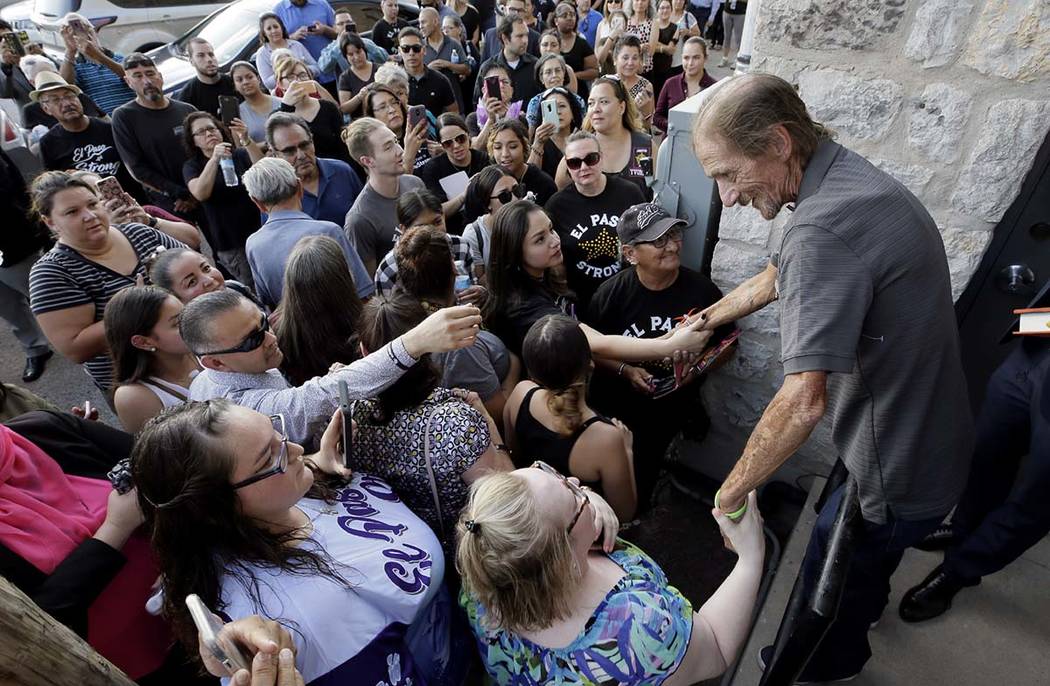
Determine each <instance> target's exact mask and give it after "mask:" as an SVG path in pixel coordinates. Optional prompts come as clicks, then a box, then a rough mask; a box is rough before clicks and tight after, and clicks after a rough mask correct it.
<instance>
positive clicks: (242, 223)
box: [182, 148, 262, 250]
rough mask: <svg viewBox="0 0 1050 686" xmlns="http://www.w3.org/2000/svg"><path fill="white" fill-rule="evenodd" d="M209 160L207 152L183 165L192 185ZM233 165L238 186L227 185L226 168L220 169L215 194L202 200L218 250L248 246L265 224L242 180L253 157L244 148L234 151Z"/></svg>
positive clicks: (187, 181)
mask: <svg viewBox="0 0 1050 686" xmlns="http://www.w3.org/2000/svg"><path fill="white" fill-rule="evenodd" d="M207 163H208V160H206V159H205V158H204V156H203V155H199V154H198V155H194V156H193V157H191V158H190V159H188V160H186V163H185V164H183V165H182V176H183V178H184V179H186V184H187V185H189V183H190V179H195V178H197V177H198V176H200V175H201V172H202V171H203V170H204V165H205V164H207ZM233 166H234V168H235V169H236V170H237V185H236V186H227V185H226V180H225V179H224V178H223V176H222V169H218V170H216V173H215V183H214V185H212V189H211V197H209V198H208V199H207V200H205V201H204V202H202V203H201V207H202V208H203V209H204V216H205V217H207V219H208V226H209V227H210V228H211V232H210V234H209V236H208V238H209V241H212V240H214V244H213V245H212V246H211V247H212V248H214V249H215V250H237V249H243V248H244V242H245V241H246V240H248V236H250V235H252V234H253V233H255V231H256V230H257V229H258V228H259V227H260V226H261V225H262V217H261V215H260V214H259V208H258V207H256V206H255V203H253V202H252V201H251V198H249V197H248V191H247V190H245V188H244V183H243V181H241V179H243V178H244V172H246V171H248V169H249V168H251V166H252V160H251V157H249V156H248V151H247V150H245V149H244V148H237V149H236V150H234V151H233Z"/></svg>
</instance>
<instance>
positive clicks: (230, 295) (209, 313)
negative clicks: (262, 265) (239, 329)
mask: <svg viewBox="0 0 1050 686" xmlns="http://www.w3.org/2000/svg"><path fill="white" fill-rule="evenodd" d="M285 164H287V162H285ZM243 302H251V301H250V300H248V299H247V298H245V297H244V296H243V295H241V294H240V293H238V292H237V291H234V290H231V289H229V288H222V289H219V290H217V291H212V292H211V293H205V294H203V295H199V296H197V297H196V298H194V299H193V300H191V301H189V302H188V303H186V307H184V308H183V309H182V314H181V315H179V335H180V336H182V340H183V341H184V342H185V343H186V347H187V348H189V349H190V351H192V352H193V354H195V355H206V354H207V351H208V350H209V349H210V348H213V347H214V345H213V343H214V342H213V340H212V333H213V332H212V326H211V323H212V322H213V321H215V318H216V317H218V316H219V315H221V314H223V313H224V312H229V311H230V310H232V309H234V308H236V307H240V304H241V303H243Z"/></svg>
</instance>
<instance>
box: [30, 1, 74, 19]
mask: <svg viewBox="0 0 1050 686" xmlns="http://www.w3.org/2000/svg"><path fill="white" fill-rule="evenodd" d="M33 9H34V10H35V11H36V12H37V13H38V14H42V15H43V16H45V17H56V18H59V19H60V18H62V17H64V16H66V14H68V13H69V12H76V11H78V10H80V0H36V4H35V5H34V6H33Z"/></svg>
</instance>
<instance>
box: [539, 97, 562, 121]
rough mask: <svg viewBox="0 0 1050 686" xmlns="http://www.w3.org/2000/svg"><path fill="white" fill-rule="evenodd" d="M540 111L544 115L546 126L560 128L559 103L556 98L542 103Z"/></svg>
mask: <svg viewBox="0 0 1050 686" xmlns="http://www.w3.org/2000/svg"><path fill="white" fill-rule="evenodd" d="M540 110H541V111H542V113H543V119H542V121H543V123H544V124H548V123H549V124H554V127H555V128H557V127H558V123H559V119H558V102H557V101H556V100H555V99H554V98H550V99H548V100H544V101H543V102H541V103H540Z"/></svg>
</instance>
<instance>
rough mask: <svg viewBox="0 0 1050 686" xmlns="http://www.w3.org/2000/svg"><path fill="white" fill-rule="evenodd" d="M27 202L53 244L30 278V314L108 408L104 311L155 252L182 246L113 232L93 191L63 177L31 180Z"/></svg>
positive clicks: (143, 229)
mask: <svg viewBox="0 0 1050 686" xmlns="http://www.w3.org/2000/svg"><path fill="white" fill-rule="evenodd" d="M30 196H31V197H32V200H33V212H34V214H35V215H36V216H37V217H39V218H40V220H41V221H43V223H44V224H46V225H47V227H48V229H50V230H51V232H52V234H54V236H55V237H56V239H57V240H56V243H55V247H53V248H51V250H49V251H48V252H47V253H45V254H44V255H43V257H41V258H40V259H39V260H37V262H36V264H34V265H33V268H32V269H31V270H30V272H29V299H30V307H31V309H32V311H33V314H34V315H35V316H36V320H37V323H38V324H39V325H40V329H41V330H42V331H43V332H44V335H45V336H47V339H48V340H49V341H50V342H51V345H52V346H54V347H55V349H56V350H58V351H59V352H60V353H62V354H63V355H65V356H66V357H68V358H70V359H71V360H73V361H74V362H78V363H82V364H83V365H84V368H85V370H86V371H87V373H88V374H89V375H90V376H91V380H92V381H94V382H95V385H96V386H98V388H99V390H100V391H102V393H103V395H105V396H106V399H107V402H109V401H110V390H111V386H112V383H113V362H112V360H111V359H110V357H109V346H108V345H107V343H106V331H105V325H104V324H103V322H102V317H103V314H104V312H105V308H106V305H107V304H108V303H109V301H110V299H112V297H113V296H114V295H116V293H117V292H118V291H121V290H124V289H125V288H129V287H131V286H134V285H136V283H141V280H142V279H143V277H144V276H145V274H146V267H145V264H144V260H145V258H146V256H148V255H149V254H150V253H151V252H152V251H153V250H154V249H155V248H156V247H157V246H161V245H162V246H164V247H166V248H185V247H186V246H185V244H183V243H181V242H179V241H177V240H175V239H174V238H171V237H170V236H167V235H165V234H163V233H161V232H159V231H157V230H155V229H152V228H150V227H148V226H144V225H142V224H138V223H127V224H121V225H119V226H112V225H111V224H110V215H109V212H108V211H107V210H106V208H105V207H104V206H103V204H102V200H101V199H100V198H99V196H98V194H97V191H96V190H95V188H94V187H93V186H92V185H91V184H89V183H88V182H87V181H84V180H81V179H77V178H74V177H73V176H72V175H70V174H67V173H65V172H56V171H51V172H43V173H42V174H40V175H39V176H37V177H36V179H34V180H33V184H32V186H31V187H30Z"/></svg>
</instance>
